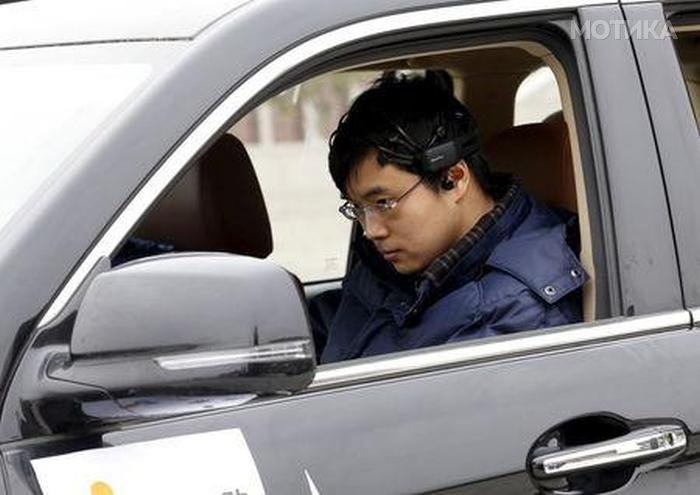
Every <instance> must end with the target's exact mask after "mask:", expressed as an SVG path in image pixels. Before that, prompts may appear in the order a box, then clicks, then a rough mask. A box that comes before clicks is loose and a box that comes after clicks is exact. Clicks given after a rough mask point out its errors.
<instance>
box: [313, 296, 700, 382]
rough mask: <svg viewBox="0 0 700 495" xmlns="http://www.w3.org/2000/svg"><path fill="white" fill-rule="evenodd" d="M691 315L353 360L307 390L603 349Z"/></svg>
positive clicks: (681, 324)
mask: <svg viewBox="0 0 700 495" xmlns="http://www.w3.org/2000/svg"><path fill="white" fill-rule="evenodd" d="M690 325H691V320H690V314H689V312H688V311H685V310H678V311H670V312H667V313H659V314H655V315H651V316H638V317H631V318H623V319H618V320H607V321H602V322H599V323H593V324H577V325H572V326H571V327H570V329H562V330H558V331H557V330H555V331H550V330H543V331H540V332H538V333H536V334H533V333H526V334H524V335H522V336H516V337H513V338H509V339H508V340H505V341H504V340H497V341H488V340H486V341H483V342H479V341H477V342H474V343H471V344H465V343H455V344H450V345H447V346H442V347H435V348H431V349H429V350H422V351H410V352H408V353H405V354H404V355H400V354H399V355H393V356H390V357H382V358H380V359H372V360H371V361H370V362H365V363H363V362H358V363H356V364H353V362H352V361H349V362H347V363H343V364H337V365H329V366H328V368H330V369H324V368H320V369H319V371H318V372H317V373H316V376H315V377H314V380H313V382H312V383H311V385H310V386H309V387H308V389H307V390H310V391H311V390H319V389H326V388H333V387H336V386H339V385H349V384H356V383H365V382H371V381H376V380H383V379H387V378H393V377H399V376H405V375H411V374H415V373H419V372H424V371H428V370H435V369H443V368H452V367H456V366H464V365H470V364H475V363H483V362H488V361H495V360H501V359H508V358H514V357H520V356H526V355H531V354H537V353H542V352H548V351H562V350H571V349H575V348H578V347H581V346H585V345H591V344H602V343H606V342H613V341H617V340H621V339H627V338H631V337H641V336H644V335H649V334H657V333H662V332H670V331H674V330H689V329H690Z"/></svg>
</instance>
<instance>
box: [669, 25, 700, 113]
mask: <svg viewBox="0 0 700 495" xmlns="http://www.w3.org/2000/svg"><path fill="white" fill-rule="evenodd" d="M675 33H676V38H675V44H676V51H677V52H678V58H679V60H680V64H681V70H682V71H683V78H684V79H685V84H686V87H687V88H688V95H689V96H690V101H691V103H692V105H693V110H694V111H695V119H696V120H698V119H700V26H692V27H685V26H684V27H677V28H675Z"/></svg>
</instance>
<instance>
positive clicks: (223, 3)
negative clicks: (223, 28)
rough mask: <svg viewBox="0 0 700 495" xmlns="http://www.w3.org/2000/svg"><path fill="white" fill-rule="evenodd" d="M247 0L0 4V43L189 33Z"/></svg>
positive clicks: (34, 43) (31, 44)
mask: <svg viewBox="0 0 700 495" xmlns="http://www.w3.org/2000/svg"><path fill="white" fill-rule="evenodd" d="M249 1H250V0H206V1H205V2H195V1H192V0H148V1H145V2H144V1H142V0H117V1H114V0H25V1H21V2H16V3H9V4H5V5H0V49H8V48H21V47H34V46H50V45H63V44H81V43H98V42H111V41H131V40H168V39H191V38H193V37H195V36H196V35H197V34H198V33H199V32H201V31H202V30H203V29H205V28H206V27H207V26H208V25H210V24H211V23H213V22H215V21H216V20H217V19H219V18H220V17H221V16H223V15H225V14H226V13H228V12H231V11H232V10H235V9H237V8H238V7H240V6H241V5H243V4H245V3H248V2H249Z"/></svg>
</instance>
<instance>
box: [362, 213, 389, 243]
mask: <svg viewBox="0 0 700 495" xmlns="http://www.w3.org/2000/svg"><path fill="white" fill-rule="evenodd" d="M362 229H363V230H364V231H365V237H366V238H367V239H369V240H371V241H374V240H377V239H383V238H385V237H387V236H388V235H389V229H387V227H386V223H385V222H384V219H383V218H381V215H378V214H377V213H376V212H373V211H371V210H370V211H367V212H365V216H364V218H363V221H362Z"/></svg>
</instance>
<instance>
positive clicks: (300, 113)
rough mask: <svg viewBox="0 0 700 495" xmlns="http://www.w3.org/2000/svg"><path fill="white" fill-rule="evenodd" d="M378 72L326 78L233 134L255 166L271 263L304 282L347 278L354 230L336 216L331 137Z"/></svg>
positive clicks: (287, 95)
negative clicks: (266, 220) (269, 236)
mask: <svg viewBox="0 0 700 495" xmlns="http://www.w3.org/2000/svg"><path fill="white" fill-rule="evenodd" d="M379 75H380V73H379V72H376V71H363V72H348V73H335V74H327V75H324V76H321V77H318V78H315V79H312V80H309V81H306V82H304V83H303V84H300V85H298V86H295V87H293V88H291V89H289V90H287V91H285V92H283V93H281V94H280V95H278V96H276V97H274V98H271V99H270V100H268V101H267V102H265V103H264V104H262V105H261V106H259V107H258V108H256V109H255V110H254V111H253V112H251V113H250V114H248V115H247V116H246V117H244V118H243V119H242V120H241V121H239V122H238V123H237V124H236V125H235V126H234V127H233V128H232V129H231V131H230V132H231V133H232V134H234V135H235V136H236V137H238V138H239V139H240V140H241V141H242V142H243V143H244V145H245V147H246V150H247V151H248V154H249V155H250V158H251V160H252V162H253V166H254V167H255V171H256V174H257V176H258V180H259V181H260V187H261V189H262V191H263V195H264V197H265V204H266V206H267V210H268V214H269V216H270V223H271V225H272V235H273V246H274V248H273V252H272V254H271V255H270V259H272V260H273V261H275V262H277V263H280V264H281V265H282V266H284V267H286V268H287V269H289V270H291V271H292V272H294V273H295V274H296V275H297V276H298V277H299V278H300V279H301V280H302V281H303V282H312V281H320V280H329V279H335V278H340V277H342V276H343V275H344V274H345V268H346V260H347V256H348V248H349V243H350V230H351V227H352V224H351V223H350V222H348V221H347V220H345V219H343V218H342V217H341V215H340V214H339V213H338V207H339V206H340V204H341V201H340V195H339V193H338V190H337V189H336V188H335V185H334V184H333V181H332V180H331V177H330V174H329V172H328V136H329V135H330V134H331V132H333V130H334V129H335V127H336V126H337V125H338V121H339V119H340V117H341V116H342V115H343V114H344V113H345V112H346V111H347V109H348V108H349V106H350V102H351V101H352V99H353V98H354V97H355V96H357V95H358V94H359V93H361V92H362V91H363V90H364V89H365V88H367V87H368V85H369V84H370V83H371V82H372V81H374V80H375V79H376V78H377V77H378V76H379Z"/></svg>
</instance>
